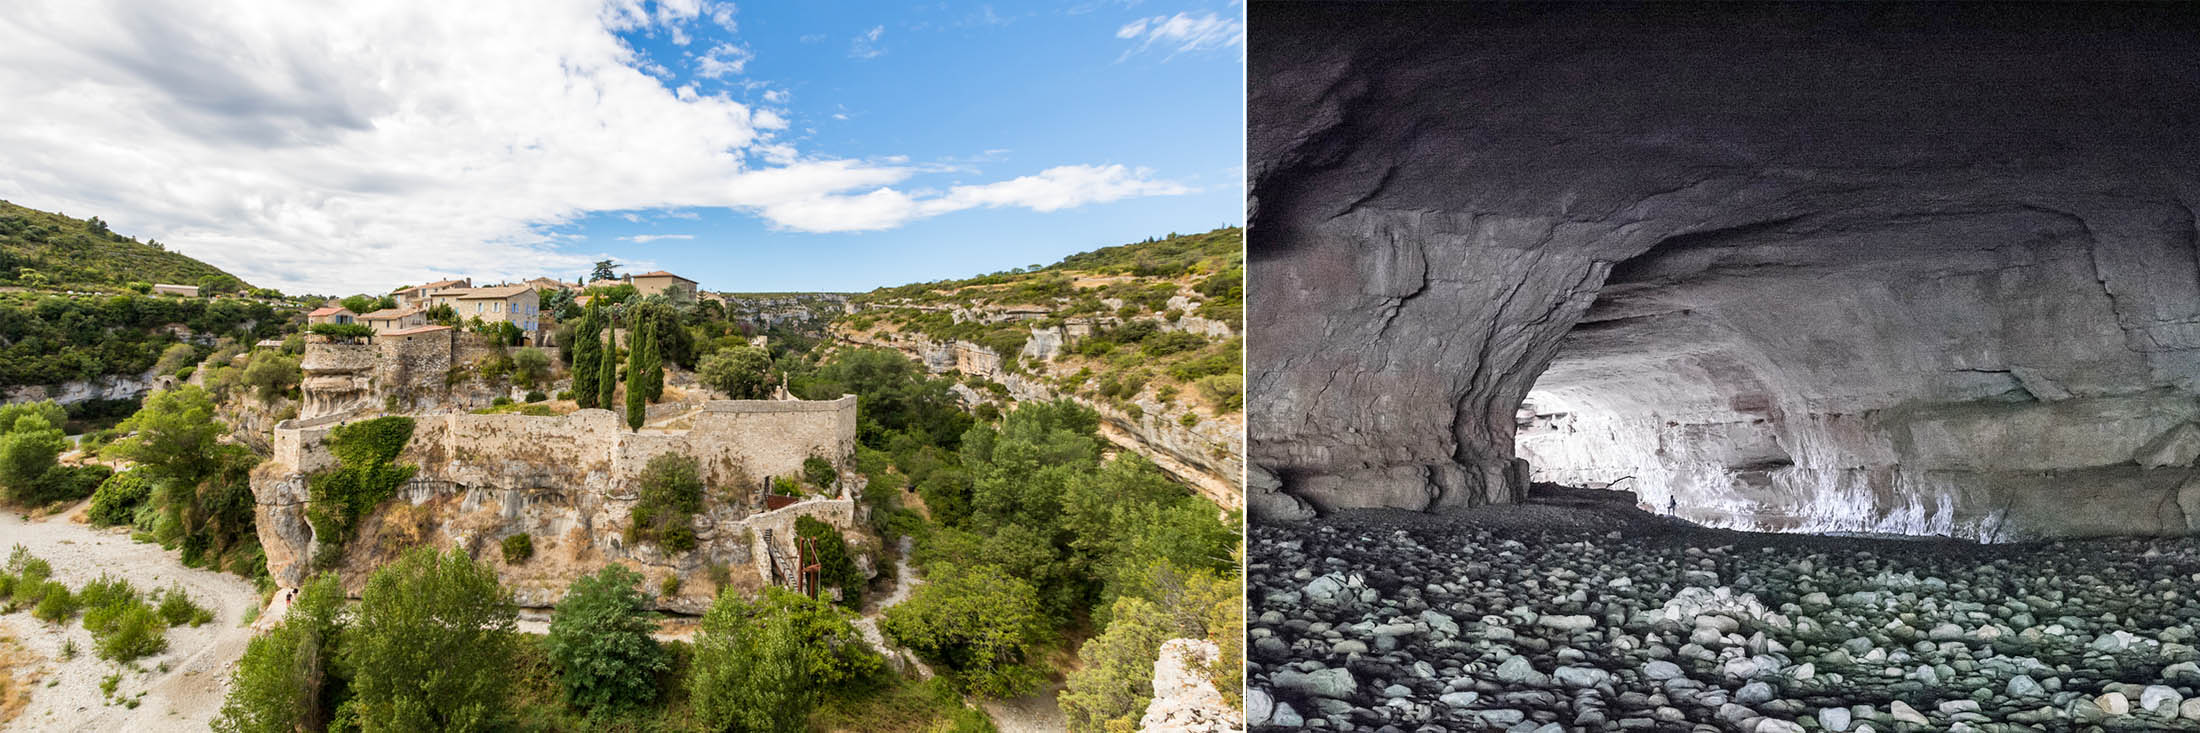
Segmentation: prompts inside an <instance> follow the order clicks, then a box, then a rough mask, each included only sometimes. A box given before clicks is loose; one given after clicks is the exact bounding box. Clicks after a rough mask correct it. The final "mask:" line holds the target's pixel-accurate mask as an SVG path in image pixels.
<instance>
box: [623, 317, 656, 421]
mask: <svg viewBox="0 0 2200 733" xmlns="http://www.w3.org/2000/svg"><path fill="white" fill-rule="evenodd" d="M636 320H637V323H635V324H634V326H633V327H632V328H633V331H632V333H631V334H629V336H628V343H627V347H626V427H627V429H629V430H640V429H642V419H643V418H645V417H648V415H649V376H648V375H647V372H646V371H645V370H646V369H648V368H649V365H648V364H647V363H645V360H644V358H643V355H644V354H648V353H650V351H651V347H650V344H649V341H650V338H649V330H650V326H649V323H648V322H646V321H640V320H639V319H636Z"/></svg>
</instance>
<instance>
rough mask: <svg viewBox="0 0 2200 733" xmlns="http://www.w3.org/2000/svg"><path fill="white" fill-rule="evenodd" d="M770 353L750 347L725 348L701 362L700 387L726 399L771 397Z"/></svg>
mask: <svg viewBox="0 0 2200 733" xmlns="http://www.w3.org/2000/svg"><path fill="white" fill-rule="evenodd" d="M771 372H772V359H771V354H769V353H766V352H765V351H764V350H763V349H759V348H756V347H754V346H728V347H726V348H723V349H719V350H718V351H716V352H714V353H712V354H711V355H710V357H709V358H706V359H704V360H703V363H702V366H701V367H700V373H699V374H698V375H697V376H699V377H701V378H702V382H703V386H706V387H709V388H711V389H715V390H718V391H719V392H723V393H725V394H726V396H727V397H728V398H730V399H736V400H760V399H764V398H765V397H769V396H770V395H771V389H772V384H771V380H772V375H771Z"/></svg>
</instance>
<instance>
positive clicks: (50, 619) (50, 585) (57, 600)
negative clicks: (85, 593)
mask: <svg viewBox="0 0 2200 733" xmlns="http://www.w3.org/2000/svg"><path fill="white" fill-rule="evenodd" d="M79 605H80V604H78V603H77V600H76V597H75V596H72V595H70V594H69V587H68V586H66V585H62V584H61V583H59V582H56V581H51V580H49V581H46V587H45V589H44V591H43V593H41V597H40V598H39V599H38V606H37V607H36V608H33V609H31V615H32V616H36V617H38V620H40V621H44V622H46V623H49V624H58V623H61V622H63V621H67V620H69V617H70V616H75V615H76V611H77V608H78V607H79Z"/></svg>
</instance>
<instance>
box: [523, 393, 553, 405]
mask: <svg viewBox="0 0 2200 733" xmlns="http://www.w3.org/2000/svg"><path fill="white" fill-rule="evenodd" d="M549 399H550V396H549V395H546V394H543V393H541V392H539V391H537V392H528V393H527V402H528V403H529V404H533V403H536V402H544V401H547V400H549Z"/></svg>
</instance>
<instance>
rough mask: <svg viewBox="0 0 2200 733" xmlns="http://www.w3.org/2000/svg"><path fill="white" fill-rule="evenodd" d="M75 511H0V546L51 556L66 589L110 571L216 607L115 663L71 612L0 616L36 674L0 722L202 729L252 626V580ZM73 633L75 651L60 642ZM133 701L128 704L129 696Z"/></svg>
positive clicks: (24, 726) (11, 727)
mask: <svg viewBox="0 0 2200 733" xmlns="http://www.w3.org/2000/svg"><path fill="white" fill-rule="evenodd" d="M78 513H79V512H77V511H73V510H72V511H68V512H62V513H60V514H57V515H55V516H51V517H45V518H41V519H32V520H26V519H24V518H23V517H22V515H19V514H14V513H8V514H0V551H5V550H6V549H7V547H8V546H13V545H22V546H24V547H27V548H29V549H30V551H31V553H32V554H34V555H37V556H39V557H41V558H45V559H46V561H47V562H50V563H52V564H53V570H54V579H55V580H59V581H61V582H62V583H65V584H67V585H68V586H69V587H70V588H71V589H75V588H77V587H78V586H81V585H83V584H84V582H85V581H88V580H92V579H95V578H98V577H99V576H100V574H102V573H106V574H111V575H114V576H117V577H120V578H123V579H125V580H128V581H129V582H130V584H131V585H133V586H135V587H137V588H138V589H139V590H140V591H151V590H156V589H161V588H167V587H169V586H170V585H172V584H180V585H182V586H183V588H184V591H185V592H187V593H189V594H190V596H191V599H192V600H193V601H196V602H198V604H199V605H200V606H203V607H205V608H206V609H208V610H210V611H212V612H213V613H214V621H213V622H212V623H208V624H205V625H202V626H198V627H196V628H193V627H188V626H186V627H177V628H172V629H169V630H168V636H167V639H168V650H167V651H164V652H162V653H160V654H155V655H152V656H149V657H145V658H142V659H139V660H137V661H135V662H132V663H130V664H127V665H117V664H115V663H113V662H108V661H106V660H103V659H100V658H99V657H98V656H97V655H95V654H94V653H93V652H92V648H93V647H92V635H91V632H88V631H85V630H84V628H83V626H82V625H81V623H80V619H81V617H79V619H71V620H70V621H69V622H68V623H67V624H66V625H63V626H55V625H51V624H47V623H45V622H42V621H39V620H38V619H36V618H33V617H32V616H31V614H30V612H29V610H28V609H25V610H21V611H17V612H15V613H12V614H7V615H4V616H0V636H13V637H15V638H16V639H17V640H18V641H19V642H20V646H19V647H16V648H15V649H13V650H12V651H13V652H15V653H18V654H21V655H22V656H24V657H27V658H28V660H29V663H28V667H29V669H30V670H31V671H30V674H29V675H26V676H35V677H36V679H37V682H35V683H34V684H33V685H32V687H31V688H30V693H31V695H30V701H29V704H28V705H26V706H25V707H24V709H23V710H22V712H21V713H20V714H18V715H17V716H16V717H15V719H14V720H12V721H9V722H8V723H7V724H6V725H4V726H0V731H17V730H21V731H32V730H36V731H112V730H127V731H132V732H133V733H150V732H151V731H171V730H173V731H183V730H190V731H203V730H206V728H207V723H208V721H210V720H211V719H212V718H213V717H214V715H215V714H216V713H217V712H219V711H220V710H221V704H222V698H223V697H224V696H225V695H226V694H227V692H228V683H229V672H230V668H231V667H232V666H233V665H234V664H235V663H236V661H237V659H238V658H239V657H240V656H242V655H243V654H244V648H245V644H246V642H248V641H250V640H251V638H252V633H253V632H252V630H251V629H249V628H246V627H245V626H244V619H245V615H246V614H247V613H249V612H250V611H251V609H253V608H255V607H256V606H258V605H259V594H258V593H255V592H253V589H252V584H251V583H249V582H247V581H246V580H245V579H243V578H240V577H237V576H235V575H232V574H229V573H221V572H214V571H209V570H193V569H191V568H186V567H184V566H183V563H182V562H180V561H178V560H177V559H176V555H175V553H173V552H168V551H164V550H162V549H161V548H160V546H159V545H153V544H145V543H138V542H132V541H130V537H129V533H128V532H127V531H125V530H122V529H94V528H92V527H91V526H89V525H85V524H80V523H77V522H75V521H73V519H72V518H73V517H75V516H76V515H77V514H78ZM69 641H74V642H75V645H76V649H77V654H76V656H75V658H74V659H64V658H63V653H62V652H63V646H64V645H65V644H66V643H68V642H69ZM117 673H119V674H120V675H121V679H120V684H119V685H118V686H117V689H116V694H115V696H113V697H109V696H107V695H105V694H104V693H102V692H101V691H100V682H101V680H102V679H104V678H106V677H107V676H108V675H111V674H117ZM130 702H135V703H136V706H135V707H132V706H130V704H129V703H130Z"/></svg>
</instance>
